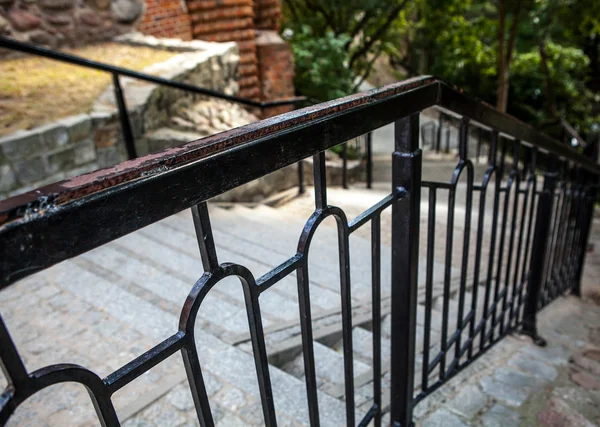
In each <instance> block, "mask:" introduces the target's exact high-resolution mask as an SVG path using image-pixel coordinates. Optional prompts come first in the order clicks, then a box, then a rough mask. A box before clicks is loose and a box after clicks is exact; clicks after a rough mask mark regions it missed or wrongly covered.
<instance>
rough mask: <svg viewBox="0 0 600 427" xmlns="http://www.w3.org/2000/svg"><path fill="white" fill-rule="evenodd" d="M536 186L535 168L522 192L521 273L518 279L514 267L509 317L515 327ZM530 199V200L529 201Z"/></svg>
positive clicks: (521, 297) (526, 258)
mask: <svg viewBox="0 0 600 427" xmlns="http://www.w3.org/2000/svg"><path fill="white" fill-rule="evenodd" d="M536 186H537V179H536V176H535V168H531V170H530V172H529V176H528V177H527V181H526V183H525V190H524V197H523V210H522V213H521V225H520V231H519V244H518V249H517V251H518V252H517V260H521V262H522V264H521V269H520V270H521V271H520V279H519V268H518V265H516V266H515V275H514V278H513V283H514V284H513V286H514V288H515V289H517V288H518V289H517V295H514V293H513V300H512V304H511V315H510V319H512V318H513V317H514V319H515V326H516V325H518V324H519V319H520V313H521V307H522V305H523V290H524V288H525V282H526V269H527V266H528V265H529V264H528V255H529V247H530V242H531V240H530V237H531V230H532V225H533V217H534V212H535V211H534V205H535V193H536ZM530 199H531V200H530ZM530 201H531V207H530V208H529V209H530V213H529V216H528V215H527V207H528V205H529V202H530ZM526 218H528V224H527V235H526V237H525V244H524V247H523V242H522V238H523V233H524V226H525V219H526ZM523 249H524V253H523V258H522V259H521V251H522V250H523ZM515 299H516V304H517V307H516V311H515V309H514V308H513V306H514V304H515Z"/></svg>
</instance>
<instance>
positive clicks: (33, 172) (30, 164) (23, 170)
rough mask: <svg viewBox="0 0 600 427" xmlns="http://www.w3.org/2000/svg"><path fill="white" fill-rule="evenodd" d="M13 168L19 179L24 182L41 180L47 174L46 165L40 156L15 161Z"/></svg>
mask: <svg viewBox="0 0 600 427" xmlns="http://www.w3.org/2000/svg"><path fill="white" fill-rule="evenodd" d="M13 168H14V172H15V175H16V176H17V179H18V180H19V181H20V182H21V183H22V184H30V183H32V182H35V181H40V180H42V179H44V178H45V177H46V175H47V174H46V165H45V163H44V160H43V159H42V158H41V157H40V156H38V157H33V158H31V159H27V160H19V161H16V162H14V163H13Z"/></svg>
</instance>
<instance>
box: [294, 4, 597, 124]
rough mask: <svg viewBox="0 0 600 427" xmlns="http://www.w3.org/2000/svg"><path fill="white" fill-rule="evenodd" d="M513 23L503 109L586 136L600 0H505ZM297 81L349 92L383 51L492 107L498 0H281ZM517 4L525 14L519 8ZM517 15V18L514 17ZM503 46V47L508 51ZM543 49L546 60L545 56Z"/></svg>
mask: <svg viewBox="0 0 600 427" xmlns="http://www.w3.org/2000/svg"><path fill="white" fill-rule="evenodd" d="M504 3H505V10H506V11H507V13H506V15H505V16H506V22H505V27H504V28H505V31H504V40H502V44H503V45H505V46H507V45H508V44H509V43H508V40H509V39H510V34H511V32H510V29H511V27H512V24H513V22H517V23H518V25H517V26H516V27H515V28H516V29H517V31H516V43H515V47H514V50H513V52H512V56H511V61H509V64H510V67H509V71H510V72H509V93H508V105H507V111H508V113H510V114H513V115H515V116H517V117H519V118H520V119H522V120H525V121H527V122H530V123H531V124H533V125H536V126H540V125H544V124H546V123H547V122H549V121H553V120H554V121H555V120H556V119H557V118H563V119H565V120H566V121H568V122H569V123H570V124H572V125H573V126H574V127H575V128H576V129H577V130H578V131H580V132H581V133H583V134H585V133H586V132H587V131H588V130H589V129H590V128H591V127H592V124H593V123H594V122H596V123H598V122H599V119H598V117H595V116H594V114H593V110H594V105H596V107H595V108H596V111H597V110H598V109H599V108H600V107H599V104H600V7H599V5H598V1H597V0H504ZM283 4H284V16H285V20H284V28H285V29H286V30H284V35H285V34H286V32H287V33H292V34H293V35H292V36H291V37H289V40H290V42H291V44H292V48H293V51H294V57H295V61H296V87H297V89H298V91H299V92H300V93H302V94H304V95H307V96H309V97H311V98H313V99H315V100H319V101H323V100H329V99H332V98H336V97H339V96H343V95H346V94H349V93H351V92H353V91H355V90H356V88H357V82H358V81H360V80H361V79H363V78H365V76H367V75H368V73H369V71H370V70H371V66H372V62H373V60H374V59H375V58H377V57H378V56H379V55H381V54H386V55H388V56H389V58H390V60H391V62H393V63H394V64H399V65H400V66H401V69H400V70H401V72H402V73H404V72H408V73H409V74H433V75H436V76H439V77H441V78H442V79H444V80H445V81H447V82H448V83H450V84H453V85H455V86H457V87H459V88H461V89H464V90H465V91H466V92H467V93H470V94H471V95H474V96H477V97H478V98H480V99H483V100H484V101H486V102H488V103H489V104H492V105H495V104H496V97H497V91H498V80H499V79H498V52H499V46H500V43H501V41H500V40H499V33H500V32H499V29H500V18H499V17H500V15H501V13H500V4H501V2H500V0H347V1H339V0H284V2H283ZM517 4H520V5H521V8H520V9H519V10H520V12H517V8H516V5H517ZM515 17H518V18H519V19H518V21H515ZM505 51H506V48H505ZM542 51H544V52H546V54H545V57H546V59H547V60H546V61H543V60H542V56H541V53H540V52H542Z"/></svg>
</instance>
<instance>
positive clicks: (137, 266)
mask: <svg viewBox="0 0 600 427" xmlns="http://www.w3.org/2000/svg"><path fill="white" fill-rule="evenodd" d="M386 187H387V185H386V186H383V185H382V186H378V185H376V186H375V188H374V189H373V190H366V189H362V188H359V187H356V188H353V189H351V190H343V189H340V188H330V189H329V191H328V199H329V204H331V205H336V206H339V207H341V208H342V209H344V211H345V212H346V214H347V216H348V219H352V218H353V217H354V216H356V215H358V214H359V213H361V212H363V211H364V210H365V209H366V208H368V207H370V206H372V205H373V204H374V203H376V202H377V201H379V200H381V199H382V198H383V197H385V196H386V195H387V188H386ZM313 203H314V202H313V199H312V197H311V195H310V190H309V194H307V195H305V196H302V197H299V198H296V199H294V200H292V201H291V202H289V203H287V204H286V205H284V206H281V207H279V208H273V207H269V206H265V205H259V206H256V207H254V208H250V207H246V206H243V205H239V204H238V205H234V206H233V207H231V206H229V207H227V208H225V207H222V206H219V205H214V204H213V205H209V210H210V216H211V223H212V227H213V234H214V240H215V242H216V245H217V254H218V257H219V262H234V263H239V264H241V265H244V266H246V267H247V268H248V269H249V270H250V271H251V272H252V274H253V275H254V277H255V278H259V277H260V276H261V275H263V274H265V273H267V272H269V271H270V270H272V269H273V268H274V267H276V266H278V265H279V264H281V263H282V262H283V261H285V260H287V259H288V258H290V257H292V256H293V255H294V254H295V253H296V247H297V242H298V238H299V236H300V233H301V231H302V228H303V226H304V223H305V221H306V219H308V217H309V216H310V215H311V214H312V212H313V210H314V204H313ZM425 220H426V219H425ZM425 220H424V221H425ZM443 221H444V215H440V227H441V226H442V225H443ZM390 227H391V218H390V212H389V209H388V210H386V211H384V212H383V213H382V217H381V232H382V236H381V237H382V246H381V295H382V299H381V312H382V322H381V331H382V334H381V346H382V365H381V366H382V375H383V379H382V387H383V404H384V407H385V406H387V404H388V399H389V398H388V395H389V375H390V374H389V367H390V361H389V357H390V355H389V353H390V351H389V349H390V318H389V313H390V282H391V277H390V275H391V252H390V239H389V237H390V232H391V228H390ZM337 245H338V243H337V229H336V223H335V220H334V219H333V218H328V219H326V220H325V221H323V223H321V225H320V226H319V228H318V230H317V232H316V233H315V236H314V238H313V241H312V243H311V247H310V250H309V256H308V259H309V280H310V293H311V308H312V314H313V335H314V341H315V342H314V348H315V360H316V371H317V378H318V384H319V391H320V394H319V402H320V415H321V421H322V425H343V424H345V421H344V419H345V418H344V417H345V415H344V414H345V411H344V404H343V400H344V375H343V356H342V349H343V344H342V342H341V337H342V326H341V324H342V323H341V297H340V292H339V291H340V280H339V265H338V262H339V261H338V246H337ZM436 259H437V258H436ZM423 261H424V260H423ZM350 264H351V291H352V304H353V307H352V312H353V315H352V318H353V341H354V346H353V347H354V348H353V351H354V364H355V366H354V368H355V369H354V374H355V404H356V408H357V409H356V419H357V421H358V420H360V419H361V418H362V417H363V416H364V414H365V413H366V412H367V410H368V409H369V408H370V406H371V405H372V403H373V369H372V363H373V362H372V342H373V334H372V329H373V323H372V313H371V295H372V290H371V242H370V229H369V227H368V225H366V226H364V227H362V228H360V229H358V230H357V231H356V232H355V233H353V234H352V235H351V238H350ZM420 264H421V265H420V266H419V268H420V270H419V296H418V299H419V304H420V305H419V309H418V328H417V353H418V354H417V357H416V359H417V362H416V363H417V369H416V372H417V374H416V378H415V385H416V386H418V385H419V383H420V379H421V377H420V366H421V363H422V360H421V359H422V356H421V355H422V351H423V341H424V336H425V335H424V334H425V331H424V328H423V324H424V306H423V302H424V299H425V296H424V284H425V263H424V262H421V263H420ZM202 272H203V269H202V264H201V261H200V256H199V252H198V244H197V240H196V235H195V232H194V227H193V222H192V218H191V214H190V212H189V211H186V212H182V213H180V214H177V215H174V216H172V217H169V218H167V219H165V220H163V221H160V222H158V223H156V224H153V225H151V226H148V227H146V228H144V229H142V230H139V231H138V232H136V233H132V234H130V235H127V236H124V237H122V238H120V239H117V240H116V241H114V242H111V243H110V244H107V245H105V246H103V247H100V248H98V249H95V250H93V251H90V252H88V253H86V254H84V255H82V256H80V257H77V258H76V259H74V260H70V261H67V262H64V263H61V264H59V265H57V266H55V267H53V268H51V269H49V270H47V271H45V272H43V273H41V274H38V275H34V276H32V277H31V278H28V279H26V280H24V281H22V282H20V283H18V284H17V285H15V286H14V287H11V288H8V289H6V290H4V291H2V295H1V297H2V301H3V304H2V314H3V317H4V318H5V320H6V321H7V322H8V324H9V327H11V326H13V325H16V326H15V328H14V331H13V330H12V329H11V331H12V332H13V334H14V338H15V341H16V342H17V345H18V346H19V348H24V349H25V350H24V357H25V359H26V362H27V364H28V367H33V368H37V367H41V366H44V365H45V364H49V363H59V362H75V363H81V364H83V365H84V366H86V367H89V368H90V369H92V370H94V371H96V372H98V374H99V375H107V374H109V373H110V372H112V371H113V370H114V369H116V368H118V367H119V366H120V365H121V364H122V363H125V362H127V361H128V360H131V359H132V358H134V357H136V356H139V355H140V354H141V353H143V351H146V350H148V349H149V348H151V347H152V346H154V345H156V344H157V343H158V342H160V341H161V340H163V339H165V338H167V337H168V336H169V335H170V334H172V333H173V332H174V331H175V330H176V325H177V317H178V316H179V313H180V310H181V306H182V305H183V302H184V301H185V298H186V296H187V294H188V292H189V290H190V289H191V286H192V284H193V283H195V282H196V280H198V278H199V277H200V276H201V274H202ZM443 273H444V272H443V265H442V264H439V263H436V264H435V268H434V278H433V294H434V301H433V307H434V310H433V312H432V326H431V339H430V346H431V348H432V352H431V358H433V357H434V356H435V355H436V354H437V351H438V350H439V347H440V344H439V330H440V326H441V320H440V319H441V298H440V297H441V294H442V283H443ZM451 276H452V291H453V292H455V291H456V285H457V283H458V277H459V269H458V268H457V266H453V268H452V270H451ZM31 289H37V291H36V294H35V295H38V294H39V295H40V296H39V297H36V299H35V301H33V300H32V301H33V302H32V304H36V308H35V309H29V308H27V307H30V305H28V304H23V301H22V298H20V297H18V296H20V295H24V294H27V293H28V292H30V290H31ZM50 290H52V291H50ZM297 292H298V291H297V283H296V278H295V273H292V274H291V275H290V276H288V277H286V278H285V279H283V280H281V281H280V282H278V283H277V284H276V285H274V286H273V287H271V288H270V289H269V290H268V291H266V292H264V293H262V294H261V296H260V307H261V314H262V318H263V325H264V328H265V340H266V344H267V354H268V357H269V361H270V363H271V369H270V372H271V379H272V383H273V389H274V394H275V408H276V411H277V413H278V419H279V420H280V423H282V424H286V423H288V424H290V425H304V424H307V423H308V415H307V406H306V405H307V403H306V392H305V384H304V378H303V360H302V352H301V343H302V342H301V336H300V327H299V323H298V322H299V314H298V313H299V309H298V294H297ZM59 296H60V297H61V298H60V299H58V297H59ZM57 299H58V300H59V301H61V300H62V301H63V302H64V303H66V304H63V305H60V306H56V305H55V304H56V303H55V301H56V300H57ZM466 304H467V305H468V304H470V302H469V298H467V303H466ZM456 306H457V302H455V301H451V302H450V317H449V319H450V320H449V325H450V327H451V328H452V326H453V325H455V323H456V310H457V309H456ZM24 307H25V308H27V309H24ZM77 307H81V310H80V311H77V312H75V314H73V310H75V309H77ZM48 313H54V315H55V318H56V319H57V321H56V322H54V323H53V322H47V321H46V320H45V319H46V318H47V315H48ZM73 315H75V316H76V317H75V318H74V319H73V317H72V316H73ZM59 319H62V320H59ZM77 319H79V320H77ZM57 322H58V323H57ZM73 322H75V324H76V325H77V326H78V327H77V328H71V329H69V328H68V325H72V324H73ZM111 322H113V323H114V327H113V330H114V331H117V332H116V333H115V334H113V335H111V336H110V338H107V335H106V331H105V330H104V329H105V328H106V327H107V325H108V324H112V323H111ZM81 325H85V326H81ZM54 327H55V328H54ZM43 328H47V329H43ZM52 328H54V329H52ZM75 329H76V330H75ZM197 329H198V333H197V336H198V348H201V349H202V350H201V363H202V366H203V372H205V373H206V377H207V378H208V379H207V381H209V382H210V384H209V389H211V387H213V386H214V384H219V387H216V386H214V387H213V388H214V393H212V392H211V393H212V394H211V405H213V408H216V409H215V410H216V414H217V424H218V425H223V426H225V425H236V422H237V423H238V424H240V425H262V415H261V413H260V410H257V409H256V408H260V405H259V401H260V396H259V394H258V387H257V382H256V376H255V368H254V361H253V358H252V356H251V352H252V350H251V343H250V339H249V332H248V320H247V315H246V309H245V302H244V295H243V292H242V287H241V286H240V284H239V281H238V280H237V279H235V278H228V279H225V280H223V281H222V282H220V283H218V284H217V285H216V286H215V288H214V289H212V290H211V291H210V293H209V295H208V297H207V298H206V299H205V301H204V302H203V304H202V306H201V308H200V311H199V314H198V320H197ZM452 329H453V328H452ZM33 330H37V331H39V333H36V334H35V336H34V337H33V338H32V337H31V336H32V331H33ZM134 332H135V333H136V334H137V336H138V338H136V341H135V345H133V346H132V342H130V339H129V338H128V337H129V336H130V335H131V334H132V333H134ZM67 333H68V334H69V335H67V336H66V337H64V336H63V334H65V335H66V334H67ZM81 334H85V337H86V338H85V340H82V339H78V338H77V337H78V336H80V335H81ZM140 336H141V337H143V339H141V338H139V337H140ZM120 337H123V338H122V339H121V340H120V341H119V340H117V338H120ZM107 339H109V340H110V341H111V343H110V344H107ZM28 340H30V341H28ZM40 341H42V342H43V343H44V345H45V347H44V351H43V352H40V351H39V350H38V348H39V342H40ZM33 342H35V343H36V344H37V345H36V346H35V348H32V347H30V344H29V343H33ZM80 344H85V345H84V346H83V348H80V347H81V345H80ZM30 348H31V350H29V349H30ZM435 374H436V371H433V372H432V375H435ZM153 375H155V376H156V378H157V379H156V381H151V382H149V381H147V380H146V381H141V380H136V381H134V382H133V383H132V384H131V385H129V386H128V393H123V394H121V395H118V396H117V402H116V404H117V410H118V413H119V415H120V417H121V419H122V420H126V419H130V420H131V423H130V425H132V426H134V425H144V424H140V423H142V422H145V421H146V420H148V419H149V418H152V417H153V416H155V415H156V410H155V409H152V408H155V407H156V405H159V406H160V407H161V408H162V409H161V411H162V413H168V414H170V413H172V414H173V417H175V416H176V415H177V417H180V418H181V419H184V418H185V419H187V420H190V421H191V420H193V419H194V417H195V415H194V409H193V404H191V396H190V394H189V390H188V389H187V388H186V387H187V386H186V382H187V381H186V379H185V373H184V370H183V369H182V366H181V363H180V361H176V360H173V358H170V359H168V360H167V361H165V362H164V363H163V364H161V365H159V366H158V367H156V368H155V369H153ZM163 377H164V379H162V380H161V379H160V378H163ZM144 378H146V376H144ZM0 380H1V379H0ZM0 385H1V384H0ZM211 390H212V389H211ZM219 390H220V391H219ZM232 390H233V391H232ZM79 391H81V390H79ZM79 391H78V393H79ZM234 392H235V393H239V394H240V395H242V396H244V399H243V401H244V402H245V403H244V404H243V405H242V404H239V403H235V404H233V403H232V402H231V397H230V396H231V393H234ZM74 393H75V392H74ZM73 396H75V395H73ZM73 396H71V397H70V398H69V399H68V401H69V402H71V401H77V399H83V402H85V403H83V404H82V405H83V407H86V404H87V406H89V403H88V402H86V397H85V395H80V394H77V398H75V397H73ZM182 399H183V402H186V403H185V404H183V403H181V402H182ZM47 400H48V402H46V404H47V405H50V407H51V408H52V407H53V406H52V405H54V406H56V405H59V403H57V402H60V399H58V400H57V399H54V398H52V396H48V398H47ZM173 402H176V403H173ZM60 405H62V406H60V408H64V407H65V405H66V404H65V403H62V404H60ZM66 406H68V405H66ZM60 408H58V409H57V412H56V413H61V412H60V411H63V412H64V409H60ZM182 408H183V409H182ZM250 408H254V409H250ZM34 413H35V414H37V415H36V416H38V417H39V416H43V417H44V418H45V419H52V416H54V415H55V414H50V415H43V414H44V413H43V412H42V411H41V410H39V409H36V410H35V411H34ZM25 414H26V415H27V414H28V413H27V411H25ZM153 414H154V415H153ZM28 415H31V413H29V414H28ZM25 419H26V418H25V417H24V416H22V417H21V418H19V417H17V418H15V420H16V421H17V424H15V425H28V424H27V423H26V422H24V421H23V420H25ZM33 419H34V420H36V419H37V418H35V416H34V417H33ZM90 419H93V413H92V412H91V408H90V411H89V412H88V413H87V415H85V416H83V415H81V422H78V423H76V425H89V424H90V422H89V420H90ZM235 420H237V421H235ZM234 421H235V422H234ZM154 422H155V423H156V421H154ZM47 424H48V425H61V423H60V422H58V421H57V422H56V423H54V422H47ZM32 425H35V423H34V424H32ZM63 425H64V424H63ZM126 425H127V426H129V424H126ZM159 425H160V423H159ZM162 425H170V424H168V423H167V424H162Z"/></svg>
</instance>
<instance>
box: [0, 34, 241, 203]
mask: <svg viewBox="0 0 600 427" xmlns="http://www.w3.org/2000/svg"><path fill="white" fill-rule="evenodd" d="M127 40H129V42H131V43H137V44H144V40H145V41H146V44H147V45H154V46H158V47H163V48H164V47H168V48H169V49H172V50H179V51H182V53H181V54H179V55H175V56H173V57H171V58H170V59H168V60H167V61H164V62H161V63H158V64H154V65H153V66H151V67H148V68H147V69H146V70H144V71H146V72H148V73H150V74H154V75H158V76H161V77H164V78H168V79H174V80H179V81H186V82H188V83H191V84H195V85H198V86H201V87H205V88H209V89H213V90H217V91H220V92H225V93H229V94H234V93H236V92H237V66H238V61H239V56H238V52H237V47H236V45H235V43H208V42H202V41H199V40H196V41H192V42H182V41H180V40H175V39H166V40H164V39H155V38H153V37H150V38H148V37H147V36H144V37H140V36H131V37H126V38H124V39H122V40H121V41H123V42H125V41H127ZM121 85H122V87H123V91H124V93H125V100H126V104H127V107H128V112H129V119H130V122H131V126H132V130H133V134H134V139H135V141H136V147H137V149H138V153H139V154H140V155H144V154H147V153H148V152H150V149H149V147H148V143H147V135H148V134H149V133H151V132H152V131H154V130H155V129H158V128H161V127H165V126H169V125H170V124H171V123H170V120H171V117H172V116H173V115H174V114H175V113H176V112H177V111H179V110H180V109H182V108H185V107H186V106H187V105H193V103H194V102H198V100H200V99H202V97H201V96H199V95H192V94H189V93H183V92H182V91H180V90H177V89H171V88H167V87H164V86H157V85H153V84H149V83H146V82H143V81H140V80H135V79H131V78H122V79H121ZM212 133H215V131H213V132H212ZM192 139H194V138H190V139H189V140H192ZM189 140H188V141H185V142H189ZM177 143H181V142H180V141H172V142H170V143H169V142H167V143H165V144H163V145H162V147H161V148H165V147H166V146H172V145H174V144H177ZM124 160H126V151H125V146H124V142H123V138H122V134H121V127H120V121H119V116H118V111H117V108H116V104H115V98H114V92H113V88H112V86H109V87H108V88H107V89H106V91H105V92H104V93H103V94H102V95H101V96H100V98H99V99H98V100H97V101H96V103H95V104H94V106H93V108H92V110H91V111H90V112H88V113H87V114H80V115H77V116H71V117H67V118H63V119H60V120H58V121H55V122H53V123H49V124H46V125H43V126H40V127H37V128H34V129H31V130H23V131H18V132H15V133H13V134H11V135H8V136H6V137H3V138H0V197H2V198H4V197H7V196H11V195H15V194H20V193H23V192H24V191H28V190H31V189H34V188H38V187H40V186H43V185H46V184H50V183H53V182H56V181H60V180H62V179H65V178H68V177H72V176H76V175H80V174H83V173H86V172H90V171H93V170H96V169H99V168H102V167H107V166H111V165H114V164H116V163H119V162H122V161H124Z"/></svg>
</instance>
